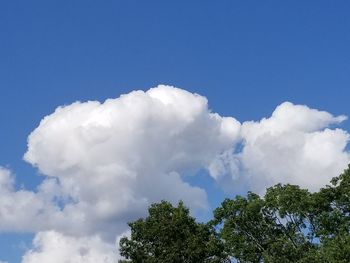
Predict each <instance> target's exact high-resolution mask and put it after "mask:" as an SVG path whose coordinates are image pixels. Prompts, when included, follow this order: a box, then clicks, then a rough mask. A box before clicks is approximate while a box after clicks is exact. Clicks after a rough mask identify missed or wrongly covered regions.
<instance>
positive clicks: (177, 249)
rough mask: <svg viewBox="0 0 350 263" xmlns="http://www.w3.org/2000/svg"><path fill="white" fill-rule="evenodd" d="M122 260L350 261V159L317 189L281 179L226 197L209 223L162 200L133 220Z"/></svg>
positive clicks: (171, 262) (122, 247)
mask: <svg viewBox="0 0 350 263" xmlns="http://www.w3.org/2000/svg"><path fill="white" fill-rule="evenodd" d="M129 226H130V228H131V238H130V239H129V238H126V237H124V238H123V239H122V240H121V241H120V253H121V255H122V256H124V257H125V258H126V260H124V261H120V262H133V263H141V262H142V263H156V262H157V263H158V262H159V263H160V262H162V263H192V262H195V263H197V262H199V263H206V262H207V263H209V262H212V263H215V262H242V263H243V262H246V263H248V262H250V263H260V262H264V263H280V262H283V263H292V262H297V263H309V262H313V263H347V262H350V165H349V167H348V169H347V170H345V171H344V173H342V174H341V175H340V176H338V177H335V178H333V179H332V180H331V183H330V185H327V186H325V187H324V188H322V189H320V191H318V192H315V193H310V192H309V191H308V190H306V189H301V188H300V187H299V186H297V185H290V184H287V185H281V184H277V185H275V186H273V187H270V188H268V189H267V190H266V194H265V195H264V196H259V195H257V194H255V193H252V192H248V194H247V196H245V197H243V196H236V198H235V199H226V200H224V201H223V202H222V204H221V206H220V207H218V208H217V209H215V211H214V218H213V220H211V221H210V222H208V223H207V224H201V223H197V222H196V221H195V219H194V218H193V217H191V216H190V215H189V210H188V209H187V208H186V207H185V206H184V205H183V203H182V202H180V203H179V204H178V206H177V207H174V206H172V205H171V203H169V202H166V201H162V202H161V203H159V204H153V205H151V207H150V208H149V215H148V217H146V218H145V219H139V220H137V221H135V222H132V223H129Z"/></svg>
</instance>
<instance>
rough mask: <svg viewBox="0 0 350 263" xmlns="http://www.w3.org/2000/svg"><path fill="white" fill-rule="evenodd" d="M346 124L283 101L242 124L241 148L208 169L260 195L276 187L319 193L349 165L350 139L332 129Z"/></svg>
mask: <svg viewBox="0 0 350 263" xmlns="http://www.w3.org/2000/svg"><path fill="white" fill-rule="evenodd" d="M345 119H346V117H345V116H338V117H334V116H332V115H331V114H329V113H327V112H324V111H318V110H315V109H310V108H308V107H306V106H302V105H294V104H292V103H289V102H285V103H283V104H281V105H279V106H278V107H277V108H276V110H275V111H274V112H273V114H272V116H271V117H270V118H264V119H262V120H261V121H258V122H254V121H250V122H244V123H243V124H242V128H241V136H242V140H243V141H242V149H241V150H240V151H239V152H238V153H237V152H236V153H232V151H229V152H226V153H225V154H223V155H221V156H220V157H219V158H217V159H216V160H215V161H213V163H212V164H211V166H209V170H210V171H211V174H212V175H213V176H214V177H215V178H218V177H220V176H221V177H223V176H224V175H225V174H226V177H227V175H229V176H232V179H233V181H234V182H236V184H237V183H238V184H240V185H245V186H246V187H248V188H249V189H251V190H253V191H257V192H260V193H261V192H263V191H264V189H265V188H266V187H268V186H272V185H274V184H277V183H292V184H298V185H300V186H302V187H304V188H308V189H310V190H312V191H315V190H318V189H319V188H320V187H322V186H324V185H325V184H327V183H329V181H330V179H331V178H332V177H334V176H337V175H339V174H340V173H341V172H342V171H343V169H344V168H346V166H347V164H348V163H349V162H350V154H349V152H348V151H346V146H347V144H348V141H349V134H348V133H347V132H346V131H344V130H341V129H331V127H332V125H337V124H339V123H340V122H342V121H344V120H345Z"/></svg>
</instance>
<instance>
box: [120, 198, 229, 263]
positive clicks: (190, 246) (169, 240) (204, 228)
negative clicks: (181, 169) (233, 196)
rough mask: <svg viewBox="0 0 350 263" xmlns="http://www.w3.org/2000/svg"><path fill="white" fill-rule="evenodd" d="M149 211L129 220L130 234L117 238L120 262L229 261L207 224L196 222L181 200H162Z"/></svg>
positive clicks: (191, 262)
mask: <svg viewBox="0 0 350 263" xmlns="http://www.w3.org/2000/svg"><path fill="white" fill-rule="evenodd" d="M148 211H149V215H148V217H146V218H145V219H139V220H137V221H135V222H131V223H129V226H130V228H131V238H130V239H129V238H127V237H124V238H122V239H121V241H120V254H121V255H122V256H124V257H125V258H126V260H124V261H120V262H134V263H141V262H142V263H155V262H157V263H158V262H159V263H160V262H162V263H184V262H187V263H198V262H208V263H209V262H213V263H214V262H229V261H227V257H226V256H225V255H224V253H223V244H222V242H221V241H220V239H219V238H218V237H217V234H216V233H215V231H214V230H213V229H212V228H210V227H209V225H206V224H201V223H197V222H196V221H195V219H194V218H193V217H191V216H190V215H189V210H188V208H186V207H185V206H184V204H183V203H182V202H179V204H178V206H177V207H174V206H172V205H171V203H169V202H166V201H162V202H161V203H159V204H153V205H151V206H150V208H149V210H148Z"/></svg>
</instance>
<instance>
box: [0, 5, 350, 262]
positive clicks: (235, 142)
mask: <svg viewBox="0 0 350 263" xmlns="http://www.w3.org/2000/svg"><path fill="white" fill-rule="evenodd" d="M349 12H350V3H349V2H348V1H344V0H340V1H323V0H317V1H316V0H315V1H313V0H310V1H232V0H227V1H226V0H223V1H206V0H204V1H203V0H201V1H196V0H195V1H182V0H179V1H153V0H151V1H133V0H130V1H119V0H114V1H111V0H110V1H109V0H106V1H90V0H84V1H82V0H76V1H55V0H52V1H37V0H34V1H17V0H13V1H2V2H1V3H0V36H1V37H0V58H1V59H0V91H1V94H0V123H1V129H0V167H1V168H0V216H1V217H0V262H1V263H3V262H7V263H33V262H52V263H56V262H57V263H58V262H63V261H64V260H70V261H67V262H70V263H80V262H87V263H89V262H105V263H109V262H114V261H113V260H115V259H116V258H118V257H119V256H118V253H117V245H116V243H117V242H116V241H117V239H118V238H119V237H120V236H123V235H127V234H128V232H127V230H128V229H127V225H126V223H127V222H128V221H130V220H134V219H137V218H139V217H141V216H144V215H145V214H146V209H147V206H148V205H149V204H150V203H152V202H156V201H159V200H161V199H167V200H170V201H172V202H173V203H176V202H177V201H178V200H179V199H183V200H184V201H185V203H186V204H187V205H188V206H189V207H190V208H191V211H193V215H194V216H196V217H197V218H198V220H199V221H205V220H207V219H209V218H210V216H211V211H212V209H213V208H215V207H217V206H218V205H219V204H220V202H221V201H222V200H223V199H224V198H225V197H231V198H232V197H234V196H235V195H236V194H244V193H246V191H248V190H252V191H255V192H257V193H260V194H263V192H264V189H265V188H266V187H267V186H270V185H273V184H275V183H279V182H282V183H295V184H299V185H301V186H302V187H305V188H308V189H309V190H310V191H317V189H319V188H320V187H322V185H324V184H325V183H327V182H328V181H329V179H330V178H331V177H333V176H336V175H338V174H339V173H340V172H341V171H342V170H343V169H344V168H346V166H347V164H348V163H349V162H350V150H349V144H348V142H349V131H350V122H349V120H347V117H346V116H348V115H349V114H350V112H349V103H348V101H349V97H350V74H349V72H350V49H349V46H350V16H349ZM123 94H124V95H123ZM122 95H123V96H122ZM55 260H57V261H55Z"/></svg>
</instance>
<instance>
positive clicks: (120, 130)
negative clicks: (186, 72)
mask: <svg viewBox="0 0 350 263" xmlns="http://www.w3.org/2000/svg"><path fill="white" fill-rule="evenodd" d="M345 119H346V117H344V116H338V117H336V116H333V115H331V114H330V113H327V112H324V111H319V110H315V109H310V108H308V107H307V106H302V105H294V104H292V103H289V102H286V103H283V104H281V105H279V106H278V107H277V108H276V109H275V111H274V112H273V114H272V116H270V117H269V118H264V119H262V120H260V121H248V122H244V123H242V124H241V123H240V122H238V121H237V120H236V119H235V118H233V117H222V116H220V115H218V114H216V113H213V112H211V110H210V109H209V108H208V103H207V99H206V98H205V97H203V96H200V95H198V94H193V93H190V92H187V91H185V90H181V89H178V88H174V87H170V86H163V85H160V86H158V87H156V88H152V89H150V90H148V91H146V92H144V91H134V92H131V93H129V94H126V95H122V96H120V97H119V98H116V99H108V100H106V101H105V102H103V103H100V102H97V101H88V102H76V103H73V104H71V105H66V106H62V107H59V108H57V109H56V110H55V112H53V113H52V114H50V115H48V116H46V117H45V118H44V119H43V120H42V121H41V122H40V124H39V126H38V127H37V128H36V129H35V130H34V131H33V132H32V133H31V134H30V136H29V138H28V150H27V152H26V153H25V155H24V159H25V160H26V161H27V162H29V163H30V164H32V165H33V166H35V167H37V168H38V170H39V171H40V173H41V174H42V175H43V176H44V180H43V182H42V183H41V184H40V185H39V186H38V188H37V189H36V190H35V191H28V190H25V189H16V187H15V179H14V176H13V175H12V174H11V172H10V171H8V170H6V169H4V168H0V216H1V218H2V220H1V221H0V230H2V231H31V232H37V234H36V236H35V239H34V241H33V248H32V249H31V250H29V251H27V253H26V254H25V256H24V257H23V263H31V262H48V261H50V262H53V263H54V262H55V261H54V260H57V262H74V263H79V262H83V261H84V262H97V261H98V262H114V261H115V258H116V255H115V251H117V248H116V246H115V240H116V236H120V235H122V234H123V232H124V231H125V229H126V222H128V221H130V220H134V219H136V218H138V217H140V216H143V215H145V212H146V209H147V206H148V205H149V204H150V203H153V202H157V201H160V200H161V199H167V200H170V201H172V202H177V201H178V200H179V199H182V200H184V202H185V203H186V204H187V205H189V206H190V207H192V208H197V209H200V208H206V206H207V196H206V192H205V191H204V190H203V189H201V188H199V187H196V186H193V185H189V184H188V183H186V180H185V179H184V177H185V176H193V175H196V173H197V171H199V170H201V169H203V168H205V169H207V170H208V172H209V174H210V175H211V176H212V177H213V178H214V179H215V180H216V181H217V182H218V183H219V184H221V185H223V186H225V188H226V190H229V189H231V191H232V188H235V189H236V191H237V190H238V189H244V191H246V190H253V191H258V192H262V191H263V189H265V187H267V186H270V185H273V184H275V183H280V182H281V183H294V184H299V185H301V186H303V187H306V188H309V189H310V190H316V189H318V188H319V187H321V186H322V185H324V184H326V183H327V182H328V181H329V179H330V178H331V177H333V176H336V175H338V174H339V173H340V172H341V171H342V170H343V169H344V168H345V167H346V165H347V163H349V162H350V154H349V152H348V151H347V150H346V146H347V144H348V141H349V134H348V132H346V131H344V130H342V129H339V128H335V126H336V125H339V123H341V122H342V121H344V120H345ZM103 260H104V261H103Z"/></svg>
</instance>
